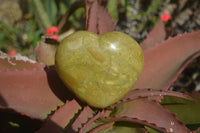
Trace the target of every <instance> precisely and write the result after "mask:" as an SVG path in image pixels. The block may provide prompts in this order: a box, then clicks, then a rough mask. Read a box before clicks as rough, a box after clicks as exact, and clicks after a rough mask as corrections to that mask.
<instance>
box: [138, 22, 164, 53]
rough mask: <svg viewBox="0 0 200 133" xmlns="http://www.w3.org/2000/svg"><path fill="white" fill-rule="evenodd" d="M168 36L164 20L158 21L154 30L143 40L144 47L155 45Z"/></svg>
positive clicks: (142, 45)
mask: <svg viewBox="0 0 200 133" xmlns="http://www.w3.org/2000/svg"><path fill="white" fill-rule="evenodd" d="M165 37H166V31H165V29H164V27H163V22H162V21H158V23H157V24H156V26H155V27H154V28H153V29H152V31H151V32H150V33H149V34H148V36H147V38H146V39H145V40H144V41H143V42H142V44H141V47H142V49H143V50H144V49H146V48H148V47H151V46H154V45H155V44H156V43H160V42H162V41H163V40H164V39H165Z"/></svg>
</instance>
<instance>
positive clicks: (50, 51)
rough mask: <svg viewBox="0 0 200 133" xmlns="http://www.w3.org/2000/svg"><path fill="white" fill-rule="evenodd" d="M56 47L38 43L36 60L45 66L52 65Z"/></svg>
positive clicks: (55, 45)
mask: <svg viewBox="0 0 200 133" xmlns="http://www.w3.org/2000/svg"><path fill="white" fill-rule="evenodd" d="M57 46H58V45H57V44H49V43H45V42H38V45H37V48H36V54H37V60H38V61H39V62H42V63H44V64H46V65H47V66H52V65H54V64H55V54H56V49H57Z"/></svg>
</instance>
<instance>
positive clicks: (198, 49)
mask: <svg viewBox="0 0 200 133" xmlns="http://www.w3.org/2000/svg"><path fill="white" fill-rule="evenodd" d="M199 54H200V31H198V32H192V33H185V34H183V35H178V36H177V37H174V38H169V39H168V40H167V41H164V42H162V43H161V44H157V45H155V46H154V47H149V48H146V49H145V50H144V69H143V72H142V74H141V76H140V78H139V80H138V81H137V83H136V85H135V86H134V88H156V89H163V88H165V89H167V88H168V87H169V86H170V85H171V84H172V83H173V82H174V80H175V79H176V78H177V76H178V75H179V74H180V72H182V71H183V69H184V68H185V67H186V65H187V64H188V63H189V62H190V61H191V60H192V59H193V58H194V57H196V56H198V55H199Z"/></svg>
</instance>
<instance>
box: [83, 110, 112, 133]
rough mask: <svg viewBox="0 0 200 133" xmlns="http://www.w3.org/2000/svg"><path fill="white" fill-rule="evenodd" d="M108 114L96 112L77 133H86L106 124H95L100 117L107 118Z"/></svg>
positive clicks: (106, 112) (107, 112)
mask: <svg viewBox="0 0 200 133" xmlns="http://www.w3.org/2000/svg"><path fill="white" fill-rule="evenodd" d="M109 113H110V111H104V110H103V111H101V112H98V113H97V114H96V115H95V116H93V117H92V118H91V119H90V120H89V121H87V122H86V123H85V124H84V125H83V126H82V127H81V129H80V131H79V133H87V132H89V131H91V130H93V129H94V128H97V127H99V126H101V125H104V124H106V123H105V122H101V121H100V122H99V121H97V122H95V121H96V120H97V119H99V118H100V117H105V116H108V115H109Z"/></svg>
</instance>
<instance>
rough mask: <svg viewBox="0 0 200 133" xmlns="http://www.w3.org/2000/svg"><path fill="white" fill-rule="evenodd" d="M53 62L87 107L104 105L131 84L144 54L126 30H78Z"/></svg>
mask: <svg viewBox="0 0 200 133" xmlns="http://www.w3.org/2000/svg"><path fill="white" fill-rule="evenodd" d="M55 62H56V69H57V72H58V74H59V76H60V77H61V79H62V80H63V82H64V83H65V84H66V85H67V86H68V87H69V88H70V90H71V91H72V92H74V93H75V94H76V96H77V97H79V98H80V99H81V100H82V101H84V102H86V103H87V104H89V105H90V106H93V107H97V108H105V107H107V106H109V105H111V104H114V103H115V102H117V101H118V100H120V99H121V98H122V97H123V96H124V95H125V94H126V93H127V92H128V91H129V90H130V89H131V88H132V87H133V85H134V84H135V83H136V81H137V79H138V78H139V76H140V74H141V72H142V69H143V65H144V56H143V51H142V49H141V47H140V46H139V45H138V43H137V42H136V41H135V40H134V39H132V38H131V37H130V36H128V35H127V34H125V33H121V32H116V31H114V32H108V33H105V34H101V35H97V34H94V33H92V32H88V31H78V32H75V33H73V34H71V35H70V36H68V37H66V38H65V39H64V40H63V41H62V42H61V44H60V45H59V47H58V49H57V52H56V61H55Z"/></svg>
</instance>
